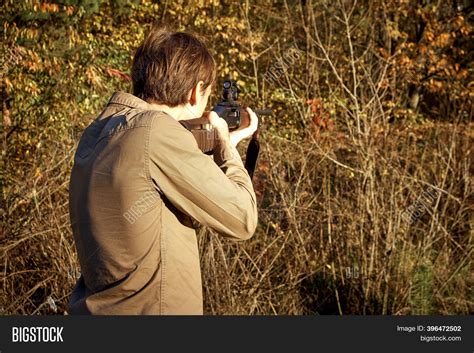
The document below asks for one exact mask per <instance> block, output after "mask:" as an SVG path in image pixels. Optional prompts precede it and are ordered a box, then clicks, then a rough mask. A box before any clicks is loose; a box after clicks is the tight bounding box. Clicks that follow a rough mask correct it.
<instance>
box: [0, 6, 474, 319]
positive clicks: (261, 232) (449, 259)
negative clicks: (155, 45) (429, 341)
mask: <svg viewBox="0 0 474 353" xmlns="http://www.w3.org/2000/svg"><path fill="white" fill-rule="evenodd" d="M0 17H1V28H2V39H1V40H2V45H1V50H2V56H1V60H2V61H1V66H0V70H1V71H0V81H1V85H2V113H1V114H2V117H1V119H0V121H1V128H0V135H1V139H2V158H1V164H2V169H1V179H0V180H1V201H0V202H1V210H0V216H1V219H2V225H1V232H0V269H1V271H0V278H1V288H2V291H1V292H2V294H1V295H0V314H1V315H38V314H41V315H46V314H47V315H54V314H55V315H65V314H67V304H68V298H69V295H70V293H71V291H72V289H73V286H74V284H75V282H76V279H77V278H78V276H79V275H80V267H79V263H78V259H77V255H76V249H75V244H74V239H73V236H72V232H71V227H70V221H69V209H68V183H69V177H70V173H71V168H72V164H73V156H74V152H75V150H76V148H77V144H78V141H79V139H80V137H81V134H82V132H83V130H84V129H85V128H86V127H87V126H88V125H89V124H90V123H91V122H92V121H93V120H94V119H95V118H96V116H97V115H98V114H99V113H100V111H101V110H102V109H103V107H104V106H105V104H106V103H107V101H108V99H109V98H110V96H111V95H112V94H113V92H116V91H126V92H131V79H130V72H131V71H130V70H131V63H132V58H133V55H134V51H135V50H136V48H137V47H138V46H139V44H140V43H141V41H142V40H143V38H144V35H145V34H146V33H147V31H148V30H149V29H150V27H151V26H152V25H153V24H154V23H166V24H168V25H170V26H172V27H173V28H175V29H176V30H182V31H189V32H192V33H195V34H196V35H198V36H199V37H200V38H202V39H203V40H204V41H205V43H206V45H207V46H208V47H209V48H210V50H211V52H212V53H213V55H214V59H215V61H216V63H217V67H218V84H217V85H216V87H215V89H214V91H213V93H212V95H211V99H210V100H211V101H210V102H209V107H212V106H213V104H214V103H216V102H217V101H218V100H219V99H220V94H221V85H222V82H224V80H226V79H228V78H230V79H233V80H235V81H236V82H237V83H238V84H239V86H240V88H241V91H242V92H241V95H240V97H239V98H240V100H241V102H242V104H246V105H249V106H250V107H254V108H255V109H262V108H268V109H272V111H273V114H272V115H271V116H263V117H261V118H260V144H261V154H260V157H259V160H258V165H257V169H256V172H255V175H254V180H253V182H254V188H255V191H256V194H257V197H258V209H259V224H258V228H257V231H256V233H255V235H254V236H253V237H252V238H251V239H250V240H248V241H246V242H242V243H233V242H229V241H226V240H223V239H222V238H221V237H220V236H219V235H218V234H216V233H215V232H213V231H212V230H209V229H207V228H204V227H202V228H199V230H198V245H199V251H200V262H201V269H202V281H203V293H204V309H205V314H207V315H327V314H330V315H348V314H355V315H375V314H376V315H429V314H437V315H450V314H473V312H474V302H473V296H472V293H473V285H474V270H473V245H474V242H473V240H474V239H473V228H474V218H473V211H474V190H473V186H474V185H473V169H474V168H473V164H472V162H473V161H472V159H473V153H472V152H473V149H472V148H473V138H474V130H473V126H474V125H473V123H472V116H473V98H474V76H473V73H474V66H473V56H474V52H473V47H474V41H473V40H472V38H473V20H474V2H473V1H472V0H463V1H461V0H445V1H437V0H419V1H416V0H374V1H369V0H335V1H328V0H300V1H296V0H294V1H292V0H262V1H250V0H246V1H224V0H209V1H198V0H180V1H151V0H133V1H125V0H115V1H113V0H57V1H49V2H43V1H36V0H28V1H13V0H5V1H3V2H2V14H1V15H0ZM244 145H245V144H244V143H243V144H242V146H240V149H241V154H242V156H245V151H244V148H245V146H244Z"/></svg>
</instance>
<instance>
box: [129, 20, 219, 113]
mask: <svg viewBox="0 0 474 353" xmlns="http://www.w3.org/2000/svg"><path fill="white" fill-rule="evenodd" d="M215 78H216V64H215V62H214V59H213V58H212V55H211V53H210V52H209V50H208V49H207V48H206V46H205V45H204V43H203V42H202V41H201V40H199V39H198V38H197V37H196V36H194V35H193V34H191V33H186V32H175V31H171V30H169V29H168V27H166V26H159V27H158V26H153V27H152V29H151V30H150V32H149V33H148V35H147V36H146V38H145V40H144V41H143V43H142V45H140V47H139V48H138V49H137V52H136V53H135V56H134V58H133V67H132V81H133V94H134V95H135V96H137V97H139V98H141V99H143V100H145V101H147V102H149V103H158V104H166V105H168V106H170V107H175V106H177V105H180V104H185V103H187V102H188V94H189V91H190V90H192V89H193V88H194V87H195V86H196V85H197V83H198V82H199V81H203V82H204V89H206V88H207V87H208V86H209V85H212V84H213V83H214V81H215Z"/></svg>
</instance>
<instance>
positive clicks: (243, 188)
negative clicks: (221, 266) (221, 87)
mask: <svg viewBox="0 0 474 353" xmlns="http://www.w3.org/2000/svg"><path fill="white" fill-rule="evenodd" d="M148 152H149V158H150V159H149V171H150V177H151V179H152V181H153V183H154V184H155V185H156V186H157V187H158V188H159V189H160V190H161V192H162V193H163V194H164V196H166V198H167V199H168V200H169V201H170V202H171V203H172V204H173V205H174V206H175V207H176V208H178V209H179V210H180V211H182V212H184V213H185V214H187V215H189V216H191V217H192V218H194V219H195V220H196V221H198V222H199V223H201V224H203V225H205V226H208V227H210V228H212V229H213V230H215V231H216V232H218V233H219V234H221V235H222V236H224V237H226V238H230V239H232V240H245V239H248V238H250V237H251V236H252V235H253V233H254V232H255V229H256V227H257V219H258V216H257V204H256V197H255V192H254V190H253V186H252V182H251V180H250V177H249V174H248V173H247V171H246V170H245V168H244V166H243V163H242V160H241V158H240V156H239V154H238V152H237V150H236V148H235V147H233V146H232V145H231V144H230V142H229V143H224V144H221V145H219V146H218V147H217V148H216V150H215V152H214V160H213V159H212V158H211V157H210V156H208V155H205V154H204V153H202V152H201V150H200V149H199V148H198V145H197V142H196V140H195V139H194V137H193V135H192V134H191V132H189V131H188V130H187V129H186V128H184V127H183V126H182V125H181V124H180V123H178V122H177V121H175V120H174V119H173V118H172V117H170V116H167V115H163V116H162V117H159V118H155V119H153V121H152V126H151V130H150V140H149V151H148Z"/></svg>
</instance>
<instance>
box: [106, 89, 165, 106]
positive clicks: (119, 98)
mask: <svg viewBox="0 0 474 353" xmlns="http://www.w3.org/2000/svg"><path fill="white" fill-rule="evenodd" d="M110 104H120V105H125V106H127V107H130V108H135V109H142V110H160V109H158V108H157V107H155V106H153V105H152V104H149V103H147V102H145V101H144V100H143V99H140V98H138V97H136V96H134V95H133V94H130V93H126V92H115V93H114V94H113V95H112V97H111V98H110V100H109V103H108V104H107V105H110Z"/></svg>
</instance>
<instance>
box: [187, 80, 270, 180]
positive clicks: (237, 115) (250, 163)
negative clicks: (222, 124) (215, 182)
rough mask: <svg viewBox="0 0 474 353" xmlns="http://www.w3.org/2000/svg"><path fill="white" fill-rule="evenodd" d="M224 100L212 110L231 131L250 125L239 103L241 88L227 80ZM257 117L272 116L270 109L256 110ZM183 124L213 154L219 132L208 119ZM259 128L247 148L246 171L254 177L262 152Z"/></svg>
mask: <svg viewBox="0 0 474 353" xmlns="http://www.w3.org/2000/svg"><path fill="white" fill-rule="evenodd" d="M223 88H224V89H223V92H222V99H221V101H220V102H219V103H217V105H216V106H215V107H214V108H213V109H212V110H213V111H214V112H216V113H217V115H219V116H220V117H221V118H223V119H224V120H225V121H226V122H227V125H228V127H229V131H235V130H240V129H244V128H246V127H247V126H249V125H250V116H249V113H247V111H246V110H245V109H243V108H242V107H241V105H240V104H239V103H238V102H237V101H238V95H239V92H240V90H239V87H238V86H237V83H236V82H235V81H232V80H226V81H224V84H223ZM254 112H255V114H257V115H271V114H272V111H271V110H270V109H256V110H254ZM180 122H181V124H182V125H183V126H184V127H186V128H187V129H188V130H190V131H191V133H192V134H193V136H194V138H195V139H196V141H197V144H198V146H199V148H200V149H201V151H203V152H204V153H206V154H212V153H213V151H214V148H215V144H216V142H217V141H218V137H217V131H216V130H215V129H213V127H212V125H211V124H210V123H209V122H208V121H207V119H206V118H197V119H190V120H184V121H183V120H182V121H180ZM258 132H259V131H258V128H257V131H255V133H254V134H253V136H252V139H251V140H250V142H249V145H248V147H247V154H246V158H245V169H247V172H248V173H249V175H250V179H252V177H253V172H254V170H255V167H256V165H257V159H258V153H259V152H260V143H259V142H258Z"/></svg>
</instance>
